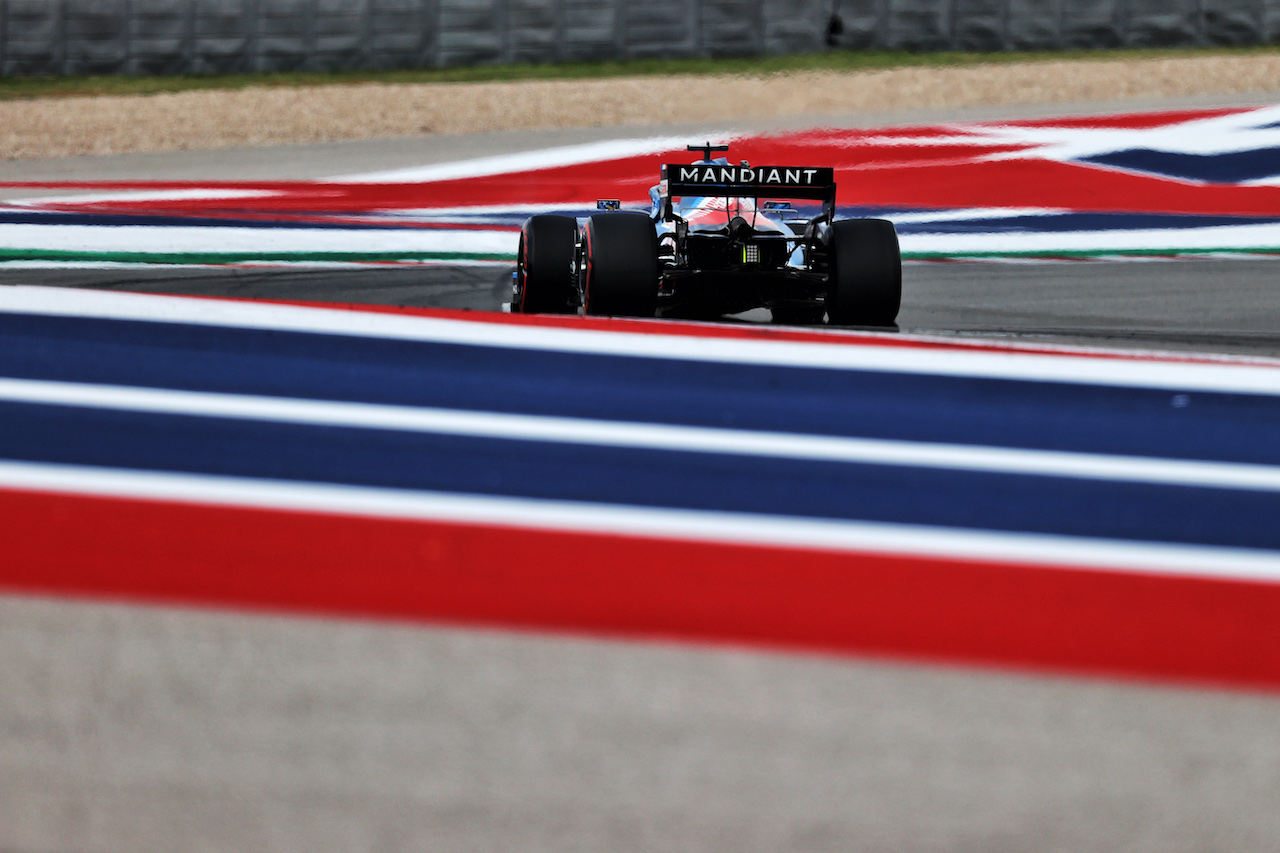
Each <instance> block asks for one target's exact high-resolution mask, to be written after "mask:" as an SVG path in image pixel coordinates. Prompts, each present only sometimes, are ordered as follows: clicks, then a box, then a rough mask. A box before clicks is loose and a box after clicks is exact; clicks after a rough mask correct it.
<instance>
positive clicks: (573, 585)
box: [0, 490, 1280, 689]
mask: <svg viewBox="0 0 1280 853" xmlns="http://www.w3.org/2000/svg"><path fill="white" fill-rule="evenodd" d="M0 519H4V531H3V533H4V535H3V538H2V539H0V557H2V559H0V587H3V588H5V589H7V590H9V591H10V592H16V593H23V594H52V595H66V596H78V597H91V598H108V599H124V600H133V601H141V602H165V603H181V604H189V605H199V606H214V607H229V608H248V609H259V610H267V611H285V612H294V613H309V614H326V615H340V616H347V617H360V618H374V619H395V620H410V621H425V622H436V623H447V624H459V625H474V626H498V627H503V628H508V629H521V630H547V631H557V632H576V633H588V634H593V635H601V636H616V637H628V638H663V639H670V640H678V641H692V642H711V643H729V644H746V645H751V646H763V647H773V648H790V649H799V650H808V651H817V652H823V653H835V654H855V655H876V656H891V657H900V658H908V659H916V660H930V661H950V662H960V663H966V664H974V663H976V664H982V665H997V666H1003V667H1015V668H1031V669H1039V670H1051V671H1066V672H1074V673H1085V674H1095V675H1106V676H1119V677H1130V678H1133V677H1136V678H1152V679H1161V680H1175V681H1192V682H1210V683H1216V684H1225V685H1236V686H1248V687H1254V688H1265V689H1275V688H1277V687H1280V585H1271V584H1262V583H1249V582H1237V581H1221V580H1204V579H1189V578H1185V577H1172V576H1169V577H1161V576H1147V575H1135V574H1125V573H1121V572H1115V573H1111V572H1098V571H1072V570H1061V569H1037V568H1035V567H1017V566H1007V565H997V564H986V565H984V564H981V563H975V562H960V561H947V560H938V559H920V558H910V557H895V556H880V555H867V554H847V553H829V552H822V551H802V550H798V549H785V548H761V547H747V546H735V545H725V544H698V543H681V542H671V541H664V540H657V539H646V538H634V537H617V536H606V535H583V534H567V533H557V532H546V531H537V532H533V531H525V530H516V529H506V528H501V527H484V526H470V525H460V524H442V523H427V522H419V521H396V520H385V519H368V518H357V517H346V516H334V515H318V514H307V513H297V512H279V511H265V510H255V509H242V508H225V507H198V506H191V505H182V504H168V503H159V502H151V501H139V500H120V499H105V498H93V497H78V496H67V495H50V494H42V493H33V492H24V491H5V490H0Z"/></svg>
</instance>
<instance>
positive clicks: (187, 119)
mask: <svg viewBox="0 0 1280 853" xmlns="http://www.w3.org/2000/svg"><path fill="white" fill-rule="evenodd" d="M1277 90H1280V53H1277V54H1262V55H1247V56H1222V55H1217V56H1192V57H1177V58H1162V59H1138V60H1115V61H1111V60H1096V59H1082V60H1078V61H1044V62H1027V63H993V64H990V65H977V66H965V67H950V68H946V67H943V68H939V67H910V68H894V69H884V70H874V71H861V72H797V73H788V74H775V75H766V76H760V77H751V76H695V75H674V76H648V77H630V78H625V77H624V78H611V79H604V80H528V81H520V82H501V83H438V84H379V83H368V84H338V85H330V86H313V87H252V88H246V89H237V90H217V89H212V90H199V91H189V92H181V93H172V94H158V95H125V96H102V97H65V98H41V99H31V100H12V101H3V102H0V159H9V160H14V159H28V158H38V157H70V156H78V155H85V154H122V153H130V152H146V151H169V150H182V149H197V148H230V147H241V146H260V145H280V144H288V143H303V142H330V141H337V140H346V139H374V138H386V137H404V136H419V135H423V134H459V133H478V132H491V131H504V130H505V131H510V130H535V129H547V128H571V127H604V126H617V125H643V124H652V123H654V122H655V121H659V122H670V123H675V122H683V121H702V120H708V121H724V120H743V119H766V120H767V119H773V118H785V117H788V116H815V115H848V114H852V113H859V112H882V111H889V110H909V109H929V108H936V107H979V106H999V105H1006V104H1010V105H1011V104H1033V103H1034V104H1044V103H1061V102H1074V101H1114V100H1120V99H1127V98H1146V97H1178V96H1196V95H1246V94H1257V93H1264V92H1273V91H1277Z"/></svg>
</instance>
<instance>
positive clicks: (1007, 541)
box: [0, 462, 1280, 582]
mask: <svg viewBox="0 0 1280 853" xmlns="http://www.w3.org/2000/svg"><path fill="white" fill-rule="evenodd" d="M0 488H9V489H21V490H26V491H40V492H54V493H60V494H71V495H88V496H97V497H109V498H130V499H142V500H157V501H174V502H181V503H190V504H198V505H207V506H209V505H211V506H235V507H246V508H254V509H267V510H286V511H301V512H316V513H332V514H340V515H353V516H362V517H367V518H396V519H409V520H422V521H438V522H446V523H461V524H477V525H490V526H500V527H516V528H525V529H537V530H552V531H563V532H570V533H603V534H614V535H623V536H644V537H653V538H658V539H668V540H677V541H698V542H724V543H731V544H739V545H756V546H780V547H789V548H799V549H804V550H815V551H844V552H856V553H877V554H890V555H901V556H914V557H928V558H939V559H949V560H971V561H977V562H982V563H1007V564H1015V565H1028V564H1029V565H1032V566H1035V567H1044V568H1081V569H1097V570H1112V571H1126V572H1139V573H1144V574H1153V575H1166V576H1170V575H1172V576H1187V577H1202V578H1215V579H1224V580H1239V581H1266V582H1280V553H1276V552H1274V551H1262V550H1254V549H1244V548H1220V547H1208V546H1198V545H1172V544H1164V543H1143V542H1133V541H1121V540H1111V539H1086V538H1079V537H1070V536H1051V535H1043V534H1027V533H1003V532H990V531H979V530H959V529H951V528H942V527H926V526H916V525H903V524H884V523H873V522H861V521H835V520H823V519H808V518H794V517H786V516H766V515H753V514H749V513H727V512H708V511H698V510H670V509H654V508H645V507H626V506H610V505H606V504H590V503H575V502H568V501H537V500H529V499H524V498H494V497H483V496H477V495H466V494H453V493H445V492H411V491H402V490H396V489H379V488H368V487H363V486H336V485H327V484H315V483H291V482H284V481H278V480H250V479H241V478H234V477H214V476H206V475H190V474H168V473H154V472H145V471H126V470H120V469H111V468H88V467H80V466H72V465H50V464H42V463H27V462H0Z"/></svg>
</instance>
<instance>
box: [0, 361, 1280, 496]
mask: <svg viewBox="0 0 1280 853" xmlns="http://www.w3.org/2000/svg"><path fill="white" fill-rule="evenodd" d="M0 399H3V400H9V401H14V402H23V403H41V404H51V405H62V406H84V407H92V408H107V409H113V410H124V411H133V412H147V413H158V414H169V415H194V416H198V417H217V418H237V419H246V420H258V421H272V422H284V423H295V424H308V425H318V426H338V427H355V428H360V429H382V430H403V431H408V432H425V433H444V434H449V435H465V436H474V437H483V438H495V439H504V440H517V441H550V442H561V443H568V444H587V445H596V446H604V447H632V448H642V449H649V450H661V451H687V452H693V453H712V454H724V455H743V456H759V457H771V458H780V459H809V460H824V461H830V462H848V463H865V464H877V465H904V466H911V467H922V468H943V469H951V470H963V471H982V472H988V473H1000V474H1029V475H1041V476H1049V477H1070V478H1075V479H1089V480H1107V481H1119V482H1141V483H1156V484H1162V485H1177V486H1199V487H1210V488H1224V489H1249V490H1258V491H1280V467H1277V466H1270V465H1249V464H1239V463H1226V462H1203V461H1195V460H1182V459H1159V458H1153V457H1136V456H1118V455H1108V454H1097V453H1070V452H1061V451H1046V450H1024V449H1017V448H1004V447H987V446H974V445H959V444H944V443H931V442H913V441H890V440H883V439H867V438H848V437H841V436H822V435H805V434H799V433H780V432H763V431H753V430H734V429H718V428H708V427H692V426H679V425H671V424H652V423H634V422H619V421H604V420H594V419H587V418H564V417H546V416H537V415H514V414H502V413H496V412H480V411H462V410H457V409H438V408H426V407H410V406H388V405H376V404H370V403H350V402H337V401H329V400H302V399H290V398H283V397H263V396H252V395H243V394H217V393H206V392H196V391H177V390H168V389H156V388H138V387H125V386H119V385H90V384H83V383H71V382H48V381H42V380H30V379H4V378H0Z"/></svg>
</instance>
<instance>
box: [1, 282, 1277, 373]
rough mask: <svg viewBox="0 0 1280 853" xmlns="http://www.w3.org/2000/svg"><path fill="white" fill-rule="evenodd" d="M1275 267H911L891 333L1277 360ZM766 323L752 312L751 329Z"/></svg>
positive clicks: (165, 289)
mask: <svg viewBox="0 0 1280 853" xmlns="http://www.w3.org/2000/svg"><path fill="white" fill-rule="evenodd" d="M1278 279H1280V259H1270V258H1260V259H1250V260H1226V259H1206V260H1168V261H1122V262H1105V261H1082V262H1068V263H1027V264H1023V263H1019V264H991V263H981V264H971V263H957V264H944V263H915V264H908V265H907V267H906V268H905V272H904V283H903V301H902V311H901V313H900V314H899V317H898V325H899V329H900V330H901V331H903V332H916V333H927V334H940V335H960V336H975V335H980V336H983V337H991V336H995V337H999V338H1001V339H1006V340H1008V339H1012V340H1025V341H1033V342H1034V341H1043V342H1051V343H1068V344H1092V345H1099V346H1108V347H1125V348H1135V347H1136V348H1143V349H1162V350H1194V351H1206V352H1219V353H1243V354H1252V355H1269V356H1280V296H1277V293H1276V288H1275V283H1276V281H1277V280H1278ZM4 280H5V281H6V282H7V283H10V284H40V285H46V286H59V287H93V288H102V289H111V290H129V291H137V292H144V293H173V294H187V295H200V296H229V297H235V298H241V299H284V300H303V301H315V302H337V303H365V304H382V305H409V306H423V307H437V308H464V309H470V310H476V311H498V310H501V306H502V303H503V302H505V301H508V300H509V299H510V294H511V268H506V267H500V266H423V267H410V268H403V267H400V268H388V267H370V268H367V269H351V268H345V269H291V268H277V269H261V268H258V269H245V268H235V269H225V270H224V269H209V268H183V267H175V268H173V269H164V268H159V269H150V268H148V269H116V270H39V269H33V270H13V271H10V272H9V273H7V274H6V275H5V276H4ZM761 320H763V321H766V322H767V321H768V316H767V312H756V313H755V314H752V315H751V316H750V317H749V318H748V321H755V322H759V321H761Z"/></svg>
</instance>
